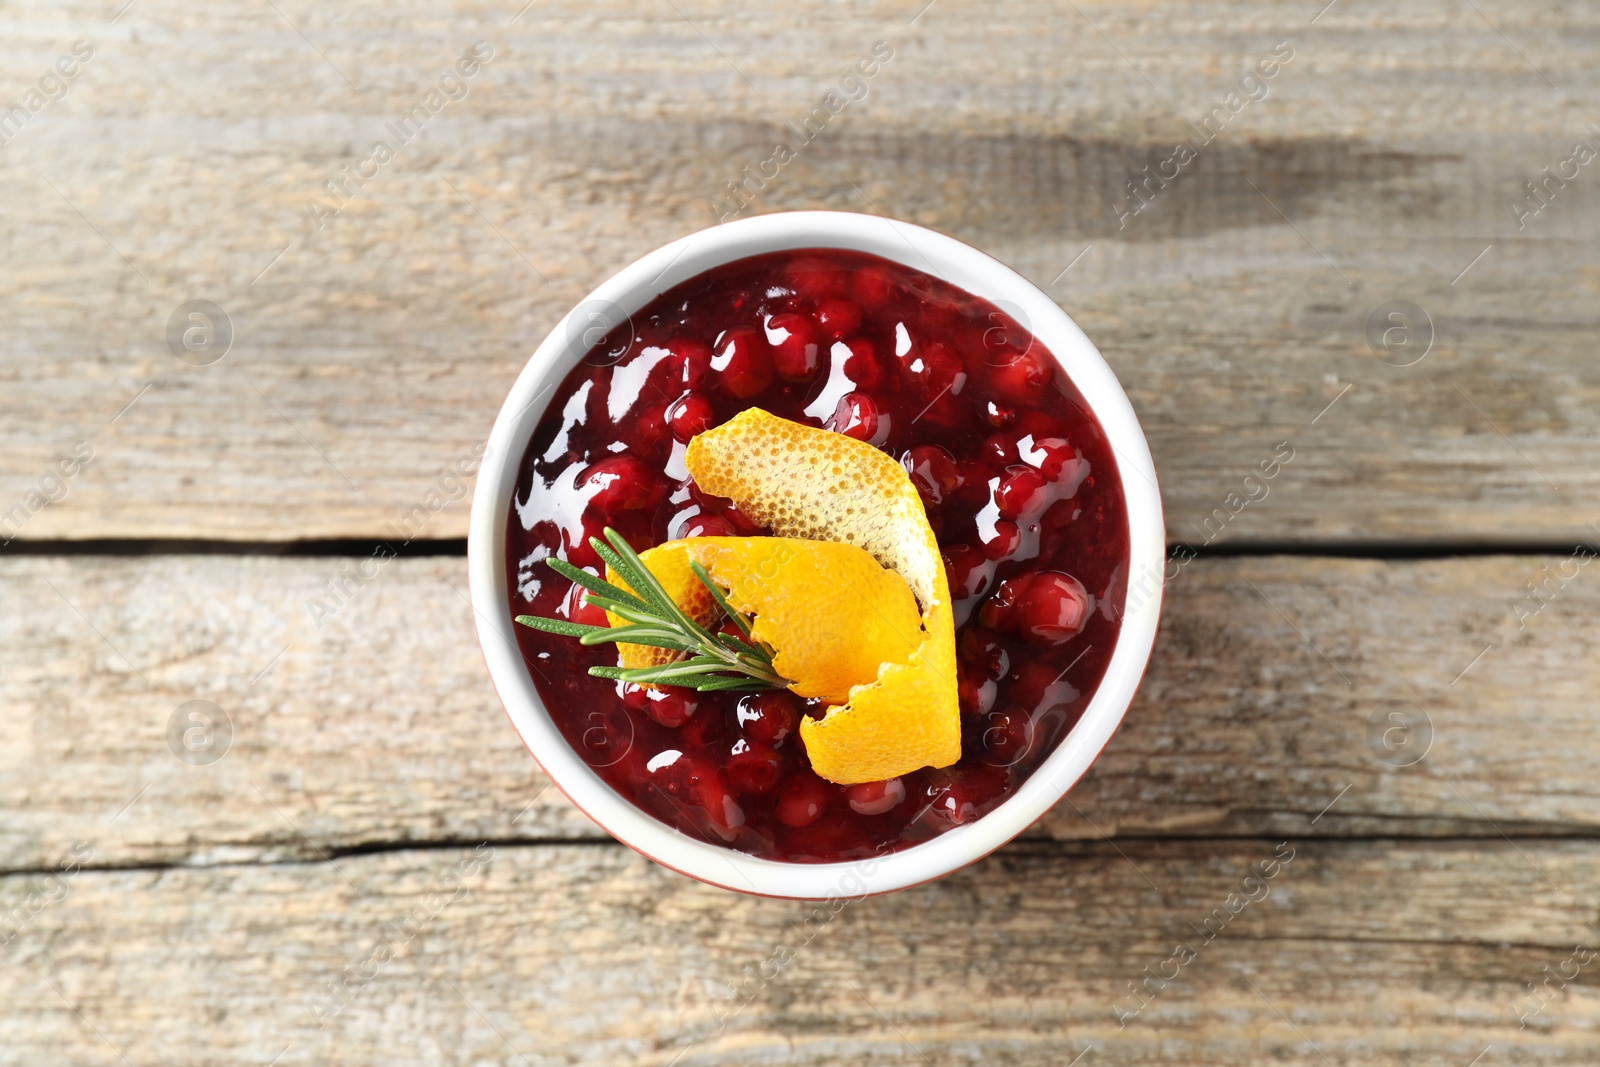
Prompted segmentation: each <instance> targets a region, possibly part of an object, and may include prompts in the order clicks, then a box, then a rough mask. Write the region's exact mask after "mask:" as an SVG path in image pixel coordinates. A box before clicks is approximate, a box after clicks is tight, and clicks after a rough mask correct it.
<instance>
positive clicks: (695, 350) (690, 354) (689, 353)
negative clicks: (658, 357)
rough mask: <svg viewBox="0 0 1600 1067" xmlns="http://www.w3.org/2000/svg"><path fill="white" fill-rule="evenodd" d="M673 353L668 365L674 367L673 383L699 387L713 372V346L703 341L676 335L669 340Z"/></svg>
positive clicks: (668, 348)
mask: <svg viewBox="0 0 1600 1067" xmlns="http://www.w3.org/2000/svg"><path fill="white" fill-rule="evenodd" d="M667 351H669V352H671V353H672V359H671V360H669V361H668V364H667V365H668V366H669V367H671V368H672V379H673V383H674V384H676V385H679V386H682V387H683V388H685V389H698V388H700V386H702V385H703V384H705V380H706V375H707V374H709V373H711V347H710V346H709V345H707V344H705V343H704V342H702V341H695V340H691V339H690V338H687V337H674V338H673V339H672V340H670V341H668V342H667Z"/></svg>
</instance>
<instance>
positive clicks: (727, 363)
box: [711, 327, 773, 400]
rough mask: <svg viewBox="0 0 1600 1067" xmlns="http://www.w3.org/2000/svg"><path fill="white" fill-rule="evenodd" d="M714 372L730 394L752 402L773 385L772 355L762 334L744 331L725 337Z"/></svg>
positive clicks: (719, 345) (714, 358) (715, 357)
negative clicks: (753, 398) (758, 394)
mask: <svg viewBox="0 0 1600 1067" xmlns="http://www.w3.org/2000/svg"><path fill="white" fill-rule="evenodd" d="M711 369H712V370H714V371H716V372H717V373H718V374H720V375H721V376H722V384H723V386H724V387H725V388H726V389H727V390H728V392H730V393H732V394H733V395H734V396H736V397H738V398H739V399H740V400H748V399H750V398H751V397H753V396H755V395H756V394H757V393H759V392H761V391H762V390H763V389H765V388H766V387H767V386H769V385H771V384H772V376H773V371H772V353H771V352H770V351H769V350H768V347H767V342H766V341H765V339H763V338H762V336H761V335H760V334H759V333H757V332H756V331H755V330H753V329H750V328H749V327H740V328H739V329H736V330H729V331H728V332H726V333H724V334H723V335H722V337H721V338H720V339H719V340H718V341H717V350H716V354H715V355H713V356H712V357H711Z"/></svg>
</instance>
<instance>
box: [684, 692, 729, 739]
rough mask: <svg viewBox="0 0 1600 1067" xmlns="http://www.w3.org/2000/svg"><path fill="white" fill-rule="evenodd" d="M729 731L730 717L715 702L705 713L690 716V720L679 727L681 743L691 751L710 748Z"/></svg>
mask: <svg viewBox="0 0 1600 1067" xmlns="http://www.w3.org/2000/svg"><path fill="white" fill-rule="evenodd" d="M727 732H728V717H727V716H726V715H724V714H723V713H722V709H721V708H719V707H718V706H717V705H715V704H713V705H711V706H710V707H708V708H706V714H705V715H691V716H689V718H688V720H687V721H686V722H685V723H684V724H683V725H682V726H681V727H679V728H678V736H679V739H680V741H681V743H682V744H683V746H684V747H685V748H687V749H689V750H691V751H700V750H702V749H706V748H710V747H711V746H712V745H715V744H717V743H718V742H719V741H721V740H722V739H723V737H725V736H726V735H727Z"/></svg>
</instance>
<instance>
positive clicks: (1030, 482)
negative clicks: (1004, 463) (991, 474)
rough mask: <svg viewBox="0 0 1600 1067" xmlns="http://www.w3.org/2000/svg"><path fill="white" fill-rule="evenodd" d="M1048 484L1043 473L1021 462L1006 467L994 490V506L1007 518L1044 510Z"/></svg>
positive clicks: (1018, 517)
mask: <svg viewBox="0 0 1600 1067" xmlns="http://www.w3.org/2000/svg"><path fill="white" fill-rule="evenodd" d="M1048 496H1049V484H1048V483H1047V482H1046V481H1045V478H1044V475H1043V474H1041V473H1039V472H1038V471H1036V470H1034V469H1033V468H1032V467H1024V466H1022V465H1021V464H1017V465H1015V466H1011V467H1007V468H1006V470H1005V474H1004V475H1003V476H1002V477H1001V479H1000V485H999V486H998V487H997V488H996V489H995V491H994V502H995V506H997V507H998V508H999V509H1000V514H1001V515H1003V516H1005V517H1006V518H1008V519H1020V518H1022V517H1023V516H1024V515H1033V514H1037V513H1039V512H1042V511H1043V510H1044V505H1045V500H1046V499H1047V498H1048Z"/></svg>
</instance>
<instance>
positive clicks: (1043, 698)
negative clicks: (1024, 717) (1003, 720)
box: [1006, 659, 1078, 711]
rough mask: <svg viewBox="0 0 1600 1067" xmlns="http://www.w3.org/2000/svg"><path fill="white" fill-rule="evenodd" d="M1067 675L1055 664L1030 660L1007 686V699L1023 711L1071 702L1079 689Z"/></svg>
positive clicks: (1039, 709)
mask: <svg viewBox="0 0 1600 1067" xmlns="http://www.w3.org/2000/svg"><path fill="white" fill-rule="evenodd" d="M1065 674H1066V672H1065V671H1064V670H1062V668H1061V667H1060V666H1058V665H1057V664H1055V663H1050V662H1046V661H1045V660H1042V659H1034V660H1029V661H1028V662H1027V663H1024V664H1023V665H1022V666H1021V667H1019V668H1017V677H1016V680H1015V681H1013V682H1012V683H1011V684H1010V685H1008V686H1006V699H1007V700H1008V701H1009V702H1010V703H1012V704H1015V705H1016V706H1018V707H1021V708H1027V709H1031V710H1033V711H1044V710H1046V709H1048V708H1053V707H1057V706H1059V705H1061V704H1068V703H1071V702H1072V701H1073V700H1076V699H1077V697H1078V690H1077V687H1076V686H1074V685H1073V684H1072V683H1071V682H1069V681H1067V680H1066V678H1065Z"/></svg>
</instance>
